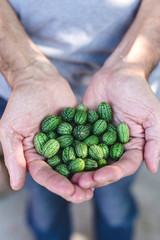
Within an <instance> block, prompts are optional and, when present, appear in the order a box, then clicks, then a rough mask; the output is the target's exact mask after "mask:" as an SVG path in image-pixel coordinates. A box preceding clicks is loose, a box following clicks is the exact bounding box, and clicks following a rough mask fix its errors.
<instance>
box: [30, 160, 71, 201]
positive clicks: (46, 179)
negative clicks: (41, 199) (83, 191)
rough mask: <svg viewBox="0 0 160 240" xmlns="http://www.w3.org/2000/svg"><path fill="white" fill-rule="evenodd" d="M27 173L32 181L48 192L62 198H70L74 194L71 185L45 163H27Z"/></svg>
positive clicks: (38, 161)
mask: <svg viewBox="0 0 160 240" xmlns="http://www.w3.org/2000/svg"><path fill="white" fill-rule="evenodd" d="M27 166H28V172H29V173H30V174H31V176H32V177H33V179H34V180H35V181H36V182H37V183H39V184H40V185H42V186H44V187H45V188H47V189H48V190H49V191H51V192H54V193H55V194H58V195H60V196H61V197H63V198H67V197H70V196H71V195H72V194H73V192H74V186H73V184H72V183H71V182H70V181H69V180H68V179H67V178H66V177H64V176H62V175H60V174H59V173H57V172H56V171H54V170H53V169H52V168H51V167H50V166H49V165H48V164H47V163H46V162H45V161H42V160H38V159H37V160H34V161H31V162H28V164H27Z"/></svg>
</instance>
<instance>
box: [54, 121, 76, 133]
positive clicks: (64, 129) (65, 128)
mask: <svg viewBox="0 0 160 240" xmlns="http://www.w3.org/2000/svg"><path fill="white" fill-rule="evenodd" d="M72 129H73V127H72V126H71V125H70V124H69V123H66V122H62V123H61V124H60V125H59V126H58V128H57V132H58V133H59V134H60V135H69V134H71V133H72Z"/></svg>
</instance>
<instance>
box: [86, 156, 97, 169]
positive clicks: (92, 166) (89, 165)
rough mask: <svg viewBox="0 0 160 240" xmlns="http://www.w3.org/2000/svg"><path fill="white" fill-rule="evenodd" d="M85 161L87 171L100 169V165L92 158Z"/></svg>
mask: <svg viewBox="0 0 160 240" xmlns="http://www.w3.org/2000/svg"><path fill="white" fill-rule="evenodd" d="M84 160H85V168H84V170H85V171H93V170H96V169H97V168H98V163H97V162H96V161H95V160H93V159H90V158H86V159H84Z"/></svg>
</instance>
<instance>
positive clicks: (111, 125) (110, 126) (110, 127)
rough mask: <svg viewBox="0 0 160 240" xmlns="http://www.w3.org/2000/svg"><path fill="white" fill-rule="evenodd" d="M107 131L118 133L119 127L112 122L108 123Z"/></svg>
mask: <svg viewBox="0 0 160 240" xmlns="http://www.w3.org/2000/svg"><path fill="white" fill-rule="evenodd" d="M107 131H110V132H115V133H117V128H116V127H115V126H114V125H113V124H112V123H108V125H107Z"/></svg>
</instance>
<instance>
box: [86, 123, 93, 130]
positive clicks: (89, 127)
mask: <svg viewBox="0 0 160 240" xmlns="http://www.w3.org/2000/svg"><path fill="white" fill-rule="evenodd" d="M84 126H86V127H87V128H88V129H89V131H91V130H92V125H91V124H90V123H86V124H85V125H84Z"/></svg>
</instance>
